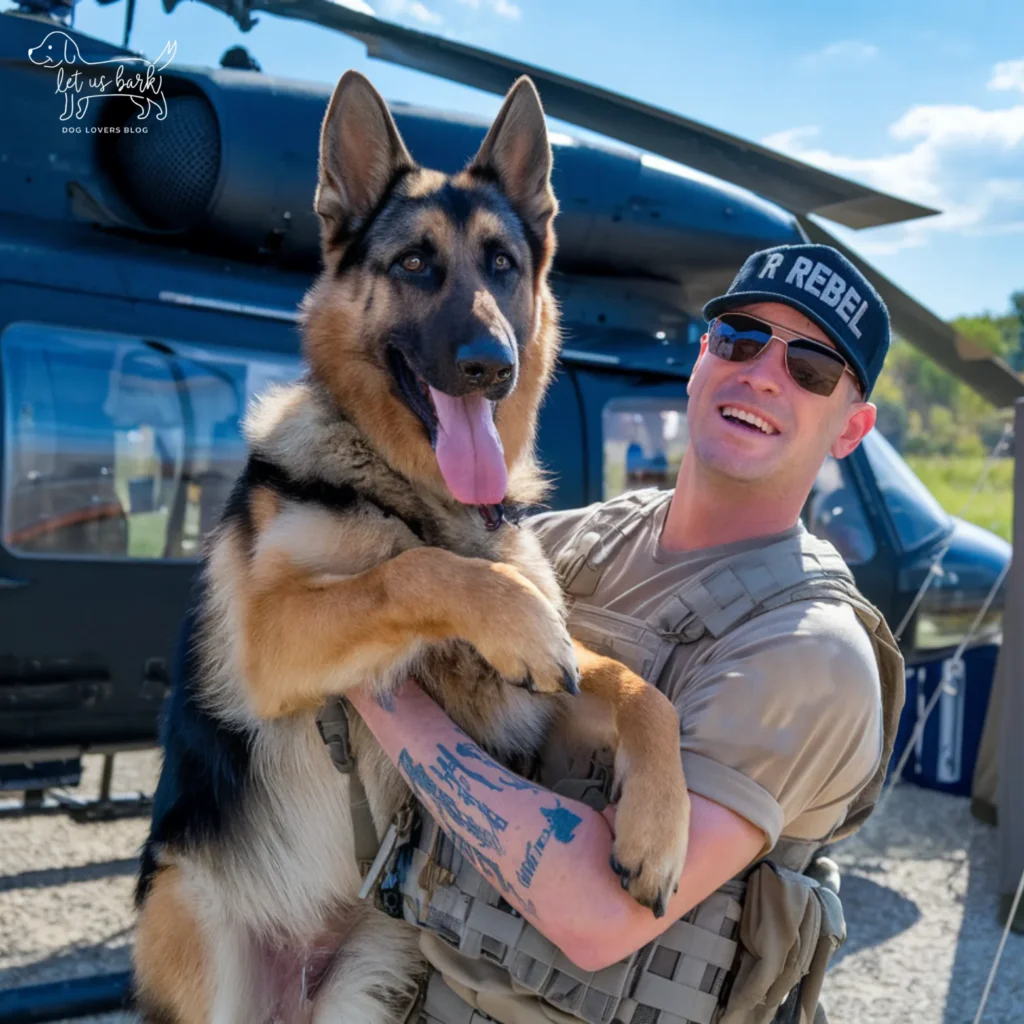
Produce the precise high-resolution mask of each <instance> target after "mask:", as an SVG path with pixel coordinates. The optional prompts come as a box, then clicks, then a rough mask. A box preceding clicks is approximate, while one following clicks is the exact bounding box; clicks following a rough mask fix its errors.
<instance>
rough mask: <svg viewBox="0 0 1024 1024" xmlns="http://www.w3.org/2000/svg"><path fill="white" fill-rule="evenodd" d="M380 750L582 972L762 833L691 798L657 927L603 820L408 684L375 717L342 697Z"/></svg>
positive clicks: (678, 907)
mask: <svg viewBox="0 0 1024 1024" xmlns="http://www.w3.org/2000/svg"><path fill="white" fill-rule="evenodd" d="M349 699H350V700H351V702H352V704H353V706H354V707H355V709H356V710H357V711H358V712H359V713H360V715H361V716H362V717H363V719H364V721H365V722H366V724H367V725H368V726H369V728H370V730H371V731H372V732H373V734H374V735H375V736H376V738H377V740H378V742H379V743H380V744H381V746H382V747H383V748H384V751H385V753H386V754H387V755H388V757H390V758H391V760H392V761H394V762H395V764H397V765H398V767H399V769H400V770H401V771H402V773H403V775H404V776H405V778H406V780H407V781H408V782H409V784H410V786H411V787H412V788H413V790H414V791H415V793H416V796H417V797H418V798H419V799H420V800H421V801H422V803H423V804H424V805H425V806H426V808H427V809H428V810H429V811H430V813H431V814H432V815H433V816H434V817H435V819H436V820H437V821H438V822H439V824H440V825H441V826H442V827H443V828H444V829H445V831H446V832H447V833H448V834H449V835H451V836H453V837H454V838H455V841H456V842H457V843H458V845H459V847H460V849H461V850H462V852H463V853H464V855H465V856H466V857H467V858H468V859H469V860H471V861H472V863H473V864H474V865H475V866H476V867H477V869H478V870H479V871H480V873H481V874H482V875H484V877H486V878H487V879H488V881H490V882H491V884H492V885H494V886H495V888H497V889H498V890H499V891H501V892H503V893H504V894H505V896H506V898H507V899H508V902H509V903H510V904H511V905H512V906H514V907H516V908H517V909H518V910H519V911H520V912H522V913H523V915H524V916H525V917H526V918H527V919H528V920H529V921H530V922H531V923H532V924H533V925H534V926H535V927H536V928H537V929H538V930H539V931H540V932H541V934H543V935H544V936H545V937H546V938H548V939H549V940H550V941H551V942H553V943H554V944H555V945H556V946H557V947H558V948H559V949H560V950H561V951H562V952H563V953H564V954H565V955H566V956H567V957H569V959H570V960H572V961H574V962H575V963H576V964H577V965H578V966H579V967H582V968H584V969H585V970H600V969H601V968H603V967H607V966H608V965H610V964H613V963H616V962H617V961H619V960H621V959H622V958H623V957H625V956H628V955H629V954H630V953H632V952H634V951H635V950H637V949H639V948H640V947H641V946H643V945H645V944H646V943H648V942H650V941H651V940H652V939H653V938H655V937H656V936H658V935H660V934H661V933H662V932H663V931H664V930H665V929H666V928H667V927H668V926H669V925H670V924H671V923H672V922H673V921H675V920H677V919H678V918H680V917H682V915H683V914H685V913H686V912H687V911H688V910H689V909H690V908H691V907H693V906H694V905H696V904H697V903H699V902H700V901H701V900H702V899H704V898H705V897H707V896H708V895H709V894H710V893H712V892H713V891H714V890H715V889H717V888H718V887H719V886H720V885H722V883H724V882H725V881H726V880H728V879H729V878H731V877H733V875H735V874H736V873H737V872H738V871H740V870H741V869H742V868H743V867H745V866H746V865H747V864H748V863H750V862H751V861H752V860H753V859H754V858H755V857H756V856H757V855H758V854H759V852H760V850H761V846H762V843H763V840H764V835H763V833H762V832H761V831H760V830H759V829H757V828H756V827H755V826H753V825H751V824H750V822H748V821H746V820H745V819H743V818H741V817H740V816H739V815H737V814H735V813H734V812H732V811H730V810H728V809H727V808H725V807H722V806H721V805H719V804H716V803H714V802H713V801H711V800H705V799H704V798H702V797H700V796H699V795H697V794H695V793H691V794H690V800H691V818H690V842H689V848H688V850H689V852H688V854H687V859H686V867H685V868H684V870H683V877H682V878H681V879H680V882H679V891H678V892H677V893H676V894H675V896H673V897H672V899H671V900H670V901H669V904H668V908H667V911H666V915H665V917H663V918H656V917H655V916H654V915H653V914H652V913H651V911H650V910H648V909H647V908H646V907H642V906H640V904H639V903H637V902H636V901H635V900H633V898H632V897H631V896H629V895H628V894H627V893H626V892H625V891H623V889H622V887H621V885H620V882H619V878H618V876H617V875H616V874H615V873H614V872H613V871H612V869H611V866H610V859H611V853H612V845H613V839H614V836H613V833H612V830H611V829H610V828H609V825H608V822H607V820H606V818H605V816H604V815H603V814H599V813H597V812H596V811H594V810H593V809H592V808H590V807H588V806H586V805H585V804H582V803H579V802H578V801H576V800H570V799H567V798H566V797H562V796H557V795H556V794H554V793H552V792H551V791H550V790H547V789H544V788H542V787H540V786H535V785H534V784H533V783H530V782H528V781H527V780H525V779H522V778H521V777H519V776H518V775H516V774H514V773H513V772H510V771H509V770H508V769H506V768H504V767H502V766H501V765H499V764H498V763H497V762H496V761H495V760H494V759H493V758H491V757H490V756H488V755H487V754H486V753H485V752H484V751H483V750H481V749H480V747H479V746H477V744H476V743H474V742H473V740H471V739H470V737H469V736H468V735H467V734H466V733H465V732H463V731H462V730H461V729H459V728H458V727H457V726H456V725H455V724H454V723H453V722H452V721H451V719H449V718H448V716H447V715H446V714H445V713H444V711H442V710H441V708H440V707H438V705H437V704H436V703H434V701H433V700H431V699H430V697H428V696H427V695H426V694H425V693H424V692H423V690H422V689H420V687H419V686H418V685H417V684H416V683H415V682H412V681H409V682H407V683H406V684H404V685H403V686H402V687H401V688H400V689H399V690H398V692H397V693H395V695H394V696H393V698H392V699H391V700H390V701H389V702H388V707H387V708H385V707H383V706H381V705H380V704H378V703H377V701H376V699H375V698H374V697H373V696H372V695H371V694H370V693H369V692H367V691H364V690H363V689H362V688H359V689H357V690H354V691H351V692H350V693H349Z"/></svg>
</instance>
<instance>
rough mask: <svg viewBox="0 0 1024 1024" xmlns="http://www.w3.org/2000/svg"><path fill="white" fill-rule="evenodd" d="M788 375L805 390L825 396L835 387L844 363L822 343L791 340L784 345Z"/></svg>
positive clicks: (841, 374)
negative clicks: (814, 343)
mask: <svg viewBox="0 0 1024 1024" xmlns="http://www.w3.org/2000/svg"><path fill="white" fill-rule="evenodd" d="M786 364H787V366H788V367H789V373H790V376H792V378H793V380H794V381H796V383H797V384H799V385H800V387H802V388H803V389H804V390H805V391H810V392H811V393H812V394H815V395H821V396H822V397H824V398H827V397H828V396H829V395H831V394H832V392H833V391H835V389H836V385H837V384H838V383H839V380H840V378H841V377H842V376H843V370H844V369H845V366H846V364H845V363H844V362H843V361H842V359H841V358H840V357H839V356H837V355H834V354H833V353H832V351H831V350H830V349H827V348H825V347H824V346H823V345H822V346H818V345H813V344H809V343H807V342H800V341H791V342H790V343H789V344H788V345H787V346H786Z"/></svg>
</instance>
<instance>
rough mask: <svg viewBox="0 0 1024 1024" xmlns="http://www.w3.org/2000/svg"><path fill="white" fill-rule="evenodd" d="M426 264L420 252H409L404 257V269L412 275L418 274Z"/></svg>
mask: <svg viewBox="0 0 1024 1024" xmlns="http://www.w3.org/2000/svg"><path fill="white" fill-rule="evenodd" d="M424 266H426V264H425V263H424V262H423V257H422V256H421V255H420V254H419V253H418V252H409V253H406V254H405V255H404V256H403V257H402V269H403V270H408V271H409V273H410V274H418V273H419V272H420V271H421V270H422V269H423V268H424Z"/></svg>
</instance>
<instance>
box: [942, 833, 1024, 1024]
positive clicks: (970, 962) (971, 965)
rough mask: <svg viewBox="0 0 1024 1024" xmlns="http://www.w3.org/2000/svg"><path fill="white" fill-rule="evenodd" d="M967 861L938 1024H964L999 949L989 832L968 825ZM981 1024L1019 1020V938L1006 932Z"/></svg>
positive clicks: (1022, 1005)
mask: <svg viewBox="0 0 1024 1024" xmlns="http://www.w3.org/2000/svg"><path fill="white" fill-rule="evenodd" d="M972 831H973V834H972V836H971V842H970V846H969V847H968V859H969V864H970V874H969V875H968V879H967V892H966V893H965V894H964V915H963V920H962V921H961V923H960V932H959V934H958V935H957V940H956V954H955V956H954V958H953V969H952V971H951V972H950V978H949V994H948V996H947V998H946V1012H945V1015H944V1017H943V1024H970V1022H971V1021H973V1020H974V1015H975V1013H976V1012H977V1009H978V1004H979V1002H980V1001H981V996H982V992H983V991H984V988H985V981H986V979H987V978H988V972H989V970H990V968H991V966H992V960H993V958H994V957H995V954H996V950H997V948H998V946H999V937H1000V935H1001V933H1002V925H1003V922H1001V921H1000V920H999V918H998V910H999V847H998V844H997V842H996V839H997V833H996V830H995V828H993V827H991V826H988V825H981V824H978V823H975V822H972ZM983 1019H984V1022H985V1024H1019V1022H1020V1021H1021V1020H1024V935H1015V934H1013V933H1012V932H1011V933H1010V935H1009V937H1008V938H1007V942H1006V948H1005V949H1004V951H1003V958H1002V960H1001V961H1000V964H999V972H998V974H996V978H995V983H994V984H993V986H992V992H991V994H990V996H989V1000H988V1004H987V1006H986V1009H985V1016H984V1018H983Z"/></svg>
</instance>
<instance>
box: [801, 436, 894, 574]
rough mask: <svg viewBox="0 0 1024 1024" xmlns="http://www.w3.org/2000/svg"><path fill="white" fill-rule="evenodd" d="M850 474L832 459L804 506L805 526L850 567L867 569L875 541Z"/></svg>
mask: <svg viewBox="0 0 1024 1024" xmlns="http://www.w3.org/2000/svg"><path fill="white" fill-rule="evenodd" d="M848 472H849V470H848V469H847V468H846V467H845V466H844V465H843V464H842V463H841V462H840V461H839V460H838V459H834V458H833V457H832V456H831V455H829V456H827V457H826V458H825V462H824V465H822V467H821V469H820V470H819V471H818V476H817V478H816V479H815V481H814V486H813V487H812V488H811V493H810V497H808V499H807V504H806V505H805V506H804V514H803V520H804V525H805V526H806V527H807V529H808V530H810V532H811V533H813V534H814V535H815V536H817V537H821V538H822V539H823V540H827V541H829V542H830V543H832V544H833V545H835V548H836V550H837V551H838V552H839V554H841V555H842V556H843V560H844V561H845V562H846V564H847V565H863V564H864V563H865V562H870V561H871V559H872V558H874V557H875V551H876V550H877V549H876V546H875V538H874V535H873V534H872V533H871V527H870V526H869V525H868V521H867V517H866V516H865V514H864V506H863V505H862V504H861V500H860V495H859V494H858V493H857V488H856V487H855V485H854V483H853V481H852V480H851V479H849V477H848V476H847V474H848Z"/></svg>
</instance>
